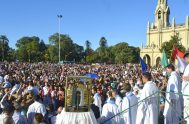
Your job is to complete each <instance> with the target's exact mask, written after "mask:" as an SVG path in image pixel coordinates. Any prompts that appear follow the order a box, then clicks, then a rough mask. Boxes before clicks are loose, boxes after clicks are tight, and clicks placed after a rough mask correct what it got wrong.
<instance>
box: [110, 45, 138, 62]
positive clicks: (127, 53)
mask: <svg viewBox="0 0 189 124" xmlns="http://www.w3.org/2000/svg"><path fill="white" fill-rule="evenodd" d="M139 52H140V51H139V48H135V47H132V46H129V44H128V43H125V42H121V43H118V44H116V45H115V46H114V47H113V48H112V53H113V54H114V56H115V62H116V63H122V64H123V63H137V62H138V58H139Z"/></svg>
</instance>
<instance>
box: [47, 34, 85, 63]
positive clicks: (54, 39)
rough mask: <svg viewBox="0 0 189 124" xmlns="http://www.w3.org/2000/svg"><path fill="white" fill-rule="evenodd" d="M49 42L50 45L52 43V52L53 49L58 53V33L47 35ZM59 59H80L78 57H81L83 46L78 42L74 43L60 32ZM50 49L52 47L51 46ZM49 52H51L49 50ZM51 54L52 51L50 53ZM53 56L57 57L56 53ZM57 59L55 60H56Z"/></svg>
mask: <svg viewBox="0 0 189 124" xmlns="http://www.w3.org/2000/svg"><path fill="white" fill-rule="evenodd" d="M49 42H50V44H51V45H53V52H55V49H56V51H57V53H58V50H59V34H58V33H55V34H53V35H51V36H50V37H49ZM60 48H61V49H60V54H61V56H60V60H65V61H67V60H68V61H73V60H76V61H80V59H81V58H82V57H83V53H84V48H83V47H82V46H79V45H78V44H76V43H74V42H73V40H72V39H71V38H70V37H69V36H68V35H64V34H60ZM51 49H52V48H51ZM50 52H52V51H51V50H50ZM50 54H52V53H50ZM55 56H56V57H55V58H58V54H56V55H55ZM56 61H57V60H56Z"/></svg>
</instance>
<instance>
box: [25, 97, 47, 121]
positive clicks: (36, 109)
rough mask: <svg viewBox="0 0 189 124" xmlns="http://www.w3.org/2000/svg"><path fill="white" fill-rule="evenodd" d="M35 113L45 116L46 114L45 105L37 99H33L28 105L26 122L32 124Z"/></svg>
mask: <svg viewBox="0 0 189 124" xmlns="http://www.w3.org/2000/svg"><path fill="white" fill-rule="evenodd" d="M35 113H41V114H42V115H43V116H45V114H46V109H45V106H44V105H43V104H41V103H40V102H37V101H35V102H34V103H33V104H31V105H30V106H29V108H28V111H27V118H28V124H33V119H34V115H35Z"/></svg>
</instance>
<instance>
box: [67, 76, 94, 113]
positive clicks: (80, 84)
mask: <svg viewBox="0 0 189 124" xmlns="http://www.w3.org/2000/svg"><path fill="white" fill-rule="evenodd" d="M91 89H92V80H91V78H90V77H86V76H69V77H67V78H66V87H65V111H66V112H88V111H90V105H91Z"/></svg>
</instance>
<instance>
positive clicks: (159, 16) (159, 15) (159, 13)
mask: <svg viewBox="0 0 189 124" xmlns="http://www.w3.org/2000/svg"><path fill="white" fill-rule="evenodd" d="M158 19H161V11H159V12H158Z"/></svg>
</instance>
